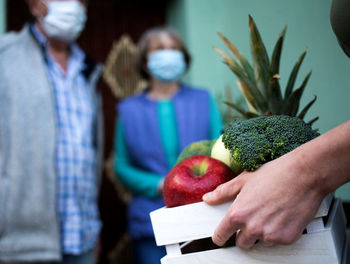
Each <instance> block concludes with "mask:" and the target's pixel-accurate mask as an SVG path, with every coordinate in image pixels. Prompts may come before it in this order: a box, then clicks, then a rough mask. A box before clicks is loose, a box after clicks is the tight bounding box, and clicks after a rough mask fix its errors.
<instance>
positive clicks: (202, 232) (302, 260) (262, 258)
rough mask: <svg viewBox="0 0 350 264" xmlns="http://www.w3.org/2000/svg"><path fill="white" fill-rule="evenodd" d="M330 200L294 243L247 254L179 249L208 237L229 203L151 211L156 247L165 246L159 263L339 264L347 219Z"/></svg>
mask: <svg viewBox="0 0 350 264" xmlns="http://www.w3.org/2000/svg"><path fill="white" fill-rule="evenodd" d="M331 201H332V195H330V196H329V197H327V198H326V199H325V200H324V201H323V202H322V205H321V207H320V209H319V210H318V212H317V214H316V215H315V218H314V220H313V221H312V222H311V223H310V224H309V225H308V226H307V229H306V231H307V232H306V234H303V235H302V237H301V238H300V239H299V240H298V241H297V242H295V243H294V244H292V245H289V246H273V247H263V246H261V245H259V244H257V245H255V246H254V247H253V248H252V249H250V250H247V251H244V250H241V249H239V248H238V247H235V246H233V247H227V248H218V249H213V250H205V251H197V252H193V253H188V254H183V253H182V250H181V249H182V247H183V245H185V244H188V243H189V241H193V240H198V239H203V238H207V237H211V236H212V234H213V233H214V230H215V228H216V226H217V225H218V223H219V222H220V220H221V219H222V218H223V217H224V215H225V213H226V211H227V209H228V208H229V206H230V204H231V202H229V203H225V204H222V205H218V206H209V205H207V204H205V203H203V202H201V203H195V204H190V205H185V206H179V207H174V208H161V209H159V210H156V211H153V212H151V221H152V225H153V230H154V234H155V239H156V242H157V245H158V246H166V250H167V255H166V256H165V257H163V258H162V259H161V263H162V264H194V263H196V264H204V263H205V264H208V263H210V264H236V263H237V264H238V263H239V264H253V263H254V264H260V263H261V264H262V263H265V264H266V263H290V264H292V263H293V264H296V263H298V264H315V263H317V264H326V263H327V264H333V263H334V264H338V263H341V261H342V254H343V252H342V251H343V244H344V243H345V241H346V239H345V238H346V235H345V223H346V220H345V215H344V212H343V208H342V206H341V202H340V201H339V200H336V199H335V200H334V201H333V203H332V206H331V207H330V205H331ZM325 221H326V223H325V224H324V222H325ZM183 242H185V243H184V244H181V243H183Z"/></svg>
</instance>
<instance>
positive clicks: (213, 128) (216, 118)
mask: <svg viewBox="0 0 350 264" xmlns="http://www.w3.org/2000/svg"><path fill="white" fill-rule="evenodd" d="M222 127H223V125H222V119H221V116H220V113H219V110H218V107H217V105H216V102H215V99H214V98H213V96H210V139H211V140H212V139H217V138H218V137H220V135H221V130H222Z"/></svg>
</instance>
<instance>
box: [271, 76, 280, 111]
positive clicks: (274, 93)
mask: <svg viewBox="0 0 350 264" xmlns="http://www.w3.org/2000/svg"><path fill="white" fill-rule="evenodd" d="M278 79H279V76H278V74H275V75H274V76H272V78H271V79H270V82H269V85H268V87H267V94H268V98H269V100H268V107H269V111H270V112H271V113H272V114H274V115H278V114H280V111H281V106H282V94H281V87H280V84H279V80H278Z"/></svg>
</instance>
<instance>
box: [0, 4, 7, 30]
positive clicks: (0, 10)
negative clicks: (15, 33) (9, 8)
mask: <svg viewBox="0 0 350 264" xmlns="http://www.w3.org/2000/svg"><path fill="white" fill-rule="evenodd" d="M5 31H6V0H0V35H2V34H3V33H5Z"/></svg>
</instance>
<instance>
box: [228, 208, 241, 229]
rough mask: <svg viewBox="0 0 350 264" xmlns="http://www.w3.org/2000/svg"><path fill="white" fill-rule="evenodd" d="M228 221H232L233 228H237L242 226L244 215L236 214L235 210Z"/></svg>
mask: <svg viewBox="0 0 350 264" xmlns="http://www.w3.org/2000/svg"><path fill="white" fill-rule="evenodd" d="M228 219H229V221H230V225H231V226H236V225H241V224H243V222H244V221H243V219H244V218H243V215H242V214H240V213H239V212H235V211H234V210H232V211H231V212H230V213H229V215H228Z"/></svg>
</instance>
